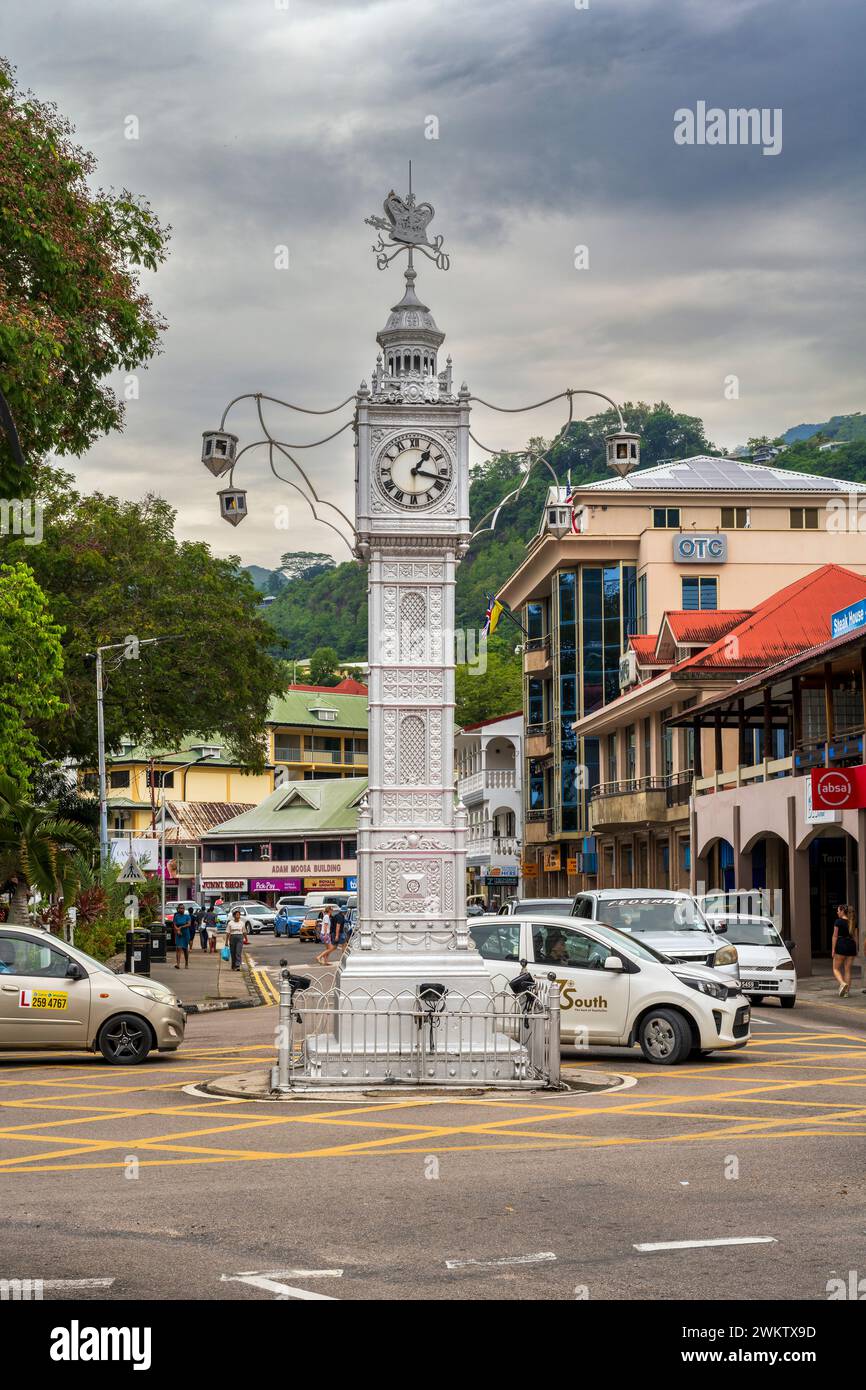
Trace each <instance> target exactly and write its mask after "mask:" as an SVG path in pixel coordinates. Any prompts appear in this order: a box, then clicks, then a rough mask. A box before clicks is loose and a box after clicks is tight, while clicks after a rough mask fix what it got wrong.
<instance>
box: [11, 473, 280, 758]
mask: <svg viewBox="0 0 866 1390" xmlns="http://www.w3.org/2000/svg"><path fill="white" fill-rule="evenodd" d="M40 481H41V483H42V493H43V502H44V507H45V513H44V526H45V542H44V543H43V544H42V545H38V546H32V547H26V546H24V544H23V542H21V541H18V540H10V539H7V540H6V541H5V542H4V545H5V548H6V550H7V551H8V552H11V553H12V554H13V555H14V556H15V558H16V559H18V560H19V561H26V563H27V564H28V565H29V566H30V567H31V569H32V570H33V573H34V575H35V578H36V581H37V582H38V583H39V585H40V586H41V588H42V589H43V591H44V593H45V595H46V597H47V601H48V605H49V607H50V610H51V615H52V617H53V618H54V620H55V621H56V622H58V623H59V624H60V625H61V626H62V628H63V637H62V642H63V656H64V678H63V688H62V695H63V698H64V699H65V701H66V703H67V705H68V712H67V714H66V715H65V716H64V718H63V719H62V720H57V719H47V718H45V717H44V716H40V717H39V718H37V719H36V720H35V722H34V732H35V733H36V735H37V736H38V738H39V739H40V742H41V745H42V747H43V749H44V750H45V752H46V754H47V756H49V757H54V758H63V757H65V756H73V757H77V758H80V759H82V760H84V761H86V762H91V763H92V762H93V760H94V758H95V754H96V699H95V686H94V672H93V666H92V664H91V662H90V660H89V654H91V653H93V652H94V651H95V649H96V647H97V645H100V646H101V645H107V644H109V643H113V642H120V641H122V640H123V638H124V637H125V636H126V635H127V634H128V633H133V634H135V635H136V636H137V637H138V638H139V639H143V638H147V637H171V638H172V639H173V640H172V641H169V642H165V643H161V644H159V645H156V646H149V647H141V649H140V657H139V659H138V660H124V659H123V657H122V656H121V655H120V654H119V653H113V654H108V655H107V656H106V663H105V734H106V743H107V746H108V747H109V748H116V747H117V746H118V745H119V742H120V739H121V736H122V735H129V736H131V737H132V738H134V739H135V740H136V741H138V742H140V743H143V744H145V745H147V746H150V747H152V748H155V749H160V748H164V747H177V746H178V744H179V743H180V741H181V740H182V739H183V738H185V737H187V736H189V735H192V734H203V735H207V734H214V733H220V734H222V735H223V736H224V737H225V738H226V740H227V742H228V743H229V744H230V746H231V747H232V749H233V751H234V753H235V754H236V755H237V756H238V757H239V758H240V759H241V760H242V761H244V762H246V763H247V764H248V765H250V766H253V767H256V766H261V764H262V761H263V759H264V752H265V750H264V747H263V741H262V733H263V729H264V721H265V716H266V714H267V709H268V703H269V700H270V698H271V696H272V695H274V694H276V693H278V692H279V691H280V690H281V689H282V688H283V681H282V678H281V673H280V670H279V668H278V665H277V663H276V662H275V661H274V659H273V658H272V657H271V656H270V654H269V652H268V646H269V644H270V642H271V641H272V640H273V634H272V632H271V630H270V628H269V626H268V624H267V622H266V621H265V619H264V618H263V616H262V613H261V608H260V603H259V595H258V593H257V592H256V589H255V586H254V585H253V583H252V581H251V580H250V579H249V578H248V576H246V575H245V574H243V573H242V571H241V569H240V566H239V562H238V560H237V559H236V558H230V559H227V560H223V559H218V558H217V557H215V556H214V555H212V554H211V551H210V549H209V548H208V546H206V545H203V544H200V543H194V542H183V543H181V542H179V541H178V540H177V539H176V538H175V535H174V519H175V513H174V510H173V509H172V507H171V506H170V505H169V504H168V502H166V501H165V500H163V499H162V498H158V497H152V496H148V497H145V498H144V499H142V500H141V501H137V502H125V501H121V500H119V499H118V498H116V497H109V496H105V495H103V494H102V493H94V494H93V495H92V496H89V497H81V496H79V495H78V493H77V492H76V491H75V489H74V488H73V486H72V479H71V477H70V476H69V475H68V474H61V473H58V472H56V471H54V470H50V469H45V470H43V473H42V474H41V475H40ZM16 552H17V553H16Z"/></svg>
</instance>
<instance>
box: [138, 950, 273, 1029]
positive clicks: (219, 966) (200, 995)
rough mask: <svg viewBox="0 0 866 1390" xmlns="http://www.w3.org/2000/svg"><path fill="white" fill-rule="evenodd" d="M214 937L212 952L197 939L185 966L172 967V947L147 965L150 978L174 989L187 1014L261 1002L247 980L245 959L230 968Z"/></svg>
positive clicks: (247, 970)
mask: <svg viewBox="0 0 866 1390" xmlns="http://www.w3.org/2000/svg"><path fill="white" fill-rule="evenodd" d="M217 939H218V943H219V945H218V948H217V950H216V951H215V952H214V953H213V954H211V953H210V952H205V951H202V950H201V947H200V945H199V943H198V942H196V943H195V945H194V946H193V948H192V950H191V951H190V953H189V969H188V970H185V969H184V967H183V965H181V968H180V970H175V968H174V960H175V956H174V951H169V952H168V960H167V961H166V962H165V963H163V962H162V961H158V962H156V964H153V965H151V967H150V974H151V978H152V979H154V980H159V982H160V984H163V985H168V987H169V989H172V990H174V991H175V992H176V993H177V995H178V996H179V998H180V999H181V1000H182V1001H183V1005H184V1008H185V1010H186V1012H187V1013H188V1014H201V1013H210V1012H211V1011H213V1010H216V1009H249V1008H253V1007H255V1005H257V1004H261V1002H262V1001H261V999H260V997H259V995H258V994H257V992H256V991H255V990H254V989H253V988H252V987H251V985H250V983H249V980H250V975H249V969H248V967H247V965H246V963H244V966H243V968H242V969H241V970H232V968H231V964H230V962H229V961H224V960H223V959H222V957H221V955H220V948H221V946H222V941H221V939H220V938H217ZM244 954H245V955H246V952H244Z"/></svg>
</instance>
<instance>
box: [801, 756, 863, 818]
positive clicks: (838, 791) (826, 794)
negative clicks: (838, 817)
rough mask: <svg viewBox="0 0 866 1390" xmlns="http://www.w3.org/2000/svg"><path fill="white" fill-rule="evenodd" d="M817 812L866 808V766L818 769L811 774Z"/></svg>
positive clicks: (813, 800)
mask: <svg viewBox="0 0 866 1390" xmlns="http://www.w3.org/2000/svg"><path fill="white" fill-rule="evenodd" d="M811 779H812V807H813V810H815V811H851V810H855V809H859V808H861V807H866V766H864V765H863V764H862V763H861V764H860V765H859V766H857V767H816V768H813V769H812V772H811Z"/></svg>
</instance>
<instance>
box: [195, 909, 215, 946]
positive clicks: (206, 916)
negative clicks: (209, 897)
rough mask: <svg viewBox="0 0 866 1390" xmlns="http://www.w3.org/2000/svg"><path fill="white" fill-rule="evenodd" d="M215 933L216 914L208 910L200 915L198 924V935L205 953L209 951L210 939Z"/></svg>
mask: <svg viewBox="0 0 866 1390" xmlns="http://www.w3.org/2000/svg"><path fill="white" fill-rule="evenodd" d="M215 931H216V913H215V912H213V911H212V910H211V909H210V908H208V909H207V910H206V911H205V912H202V913H201V914H200V917H199V924H198V934H199V937H200V938H201V948H202V950H203V951H206V950H207V946H208V938H209V937H210V934H211V932H215Z"/></svg>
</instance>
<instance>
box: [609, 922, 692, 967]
mask: <svg viewBox="0 0 866 1390" xmlns="http://www.w3.org/2000/svg"><path fill="white" fill-rule="evenodd" d="M592 929H593V931H594V932H597V933H598V935H599V936H600V937H602V939H603V940H604V941H606V942H607V943H608V945H610V946H613V947H615V948H616V949H619V947H620V946H625V948H626V950H628V951H629V952H630V954H631V955H633V956H637V959H638V960H656V961H661V962H662V964H663V965H672V964H673V962H672V960H671V958H670V956H665V955H663V954H662V952H661V951H657V950H656V949H655V947H653V946H646V945H644V943H643V942H642V941H635V940H634V938H633V937H632V936H631V935H630V934H629V933H628V932H624V931H618V930H617V928H616V927H609V926H607V924H606V923H604V922H593V924H592Z"/></svg>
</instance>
